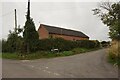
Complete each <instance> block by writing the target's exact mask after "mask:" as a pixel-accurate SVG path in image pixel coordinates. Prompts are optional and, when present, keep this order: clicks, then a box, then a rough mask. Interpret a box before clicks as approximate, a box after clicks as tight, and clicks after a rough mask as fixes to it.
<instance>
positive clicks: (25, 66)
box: [2, 49, 118, 78]
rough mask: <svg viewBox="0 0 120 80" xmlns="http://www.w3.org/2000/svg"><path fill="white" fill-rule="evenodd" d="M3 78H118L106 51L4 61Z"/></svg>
mask: <svg viewBox="0 0 120 80" xmlns="http://www.w3.org/2000/svg"><path fill="white" fill-rule="evenodd" d="M2 77H3V78H118V68H117V67H115V66H112V65H111V64H109V63H108V62H107V60H106V50H105V49H102V50H98V51H93V52H88V53H85V54H78V55H73V56H68V57H59V58H51V59H38V60H8V59H3V60H2Z"/></svg>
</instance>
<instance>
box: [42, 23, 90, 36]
mask: <svg viewBox="0 0 120 80" xmlns="http://www.w3.org/2000/svg"><path fill="white" fill-rule="evenodd" d="M41 25H42V26H44V27H45V28H46V29H47V30H48V32H49V33H51V34H61V35H69V36H79V37H83V38H89V37H88V36H87V35H85V34H84V33H82V32H80V31H75V30H70V29H64V28H59V27H55V26H50V25H45V24H41Z"/></svg>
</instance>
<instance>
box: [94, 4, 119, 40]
mask: <svg viewBox="0 0 120 80" xmlns="http://www.w3.org/2000/svg"><path fill="white" fill-rule="evenodd" d="M93 11H94V15H98V16H99V17H100V18H101V20H102V22H103V23H104V24H106V25H107V26H108V27H109V30H110V32H109V35H110V38H111V39H117V40H120V2H114V3H112V2H103V3H102V4H100V6H99V7H98V8H95V9H93Z"/></svg>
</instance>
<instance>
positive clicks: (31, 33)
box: [23, 0, 39, 53]
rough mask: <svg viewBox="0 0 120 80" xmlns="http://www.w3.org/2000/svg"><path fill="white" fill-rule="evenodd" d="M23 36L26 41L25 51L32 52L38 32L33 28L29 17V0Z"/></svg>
mask: <svg viewBox="0 0 120 80" xmlns="http://www.w3.org/2000/svg"><path fill="white" fill-rule="evenodd" d="M26 19H27V21H26V22H25V26H24V32H23V38H24V41H25V43H26V48H27V53H30V52H32V51H33V50H34V49H35V47H36V44H35V43H36V42H37V41H38V39H39V36H38V33H37V31H36V29H35V25H34V22H33V19H32V18H30V0H29V1H28V11H27V15H26Z"/></svg>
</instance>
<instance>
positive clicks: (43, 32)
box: [38, 25, 89, 41]
mask: <svg viewBox="0 0 120 80" xmlns="http://www.w3.org/2000/svg"><path fill="white" fill-rule="evenodd" d="M38 34H39V39H45V38H50V37H53V38H57V37H61V38H63V39H65V40H72V41H74V40H88V39H89V38H82V37H76V36H68V35H60V34H49V33H48V31H47V29H46V28H45V27H44V26H43V25H40V27H39V29H38Z"/></svg>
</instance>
